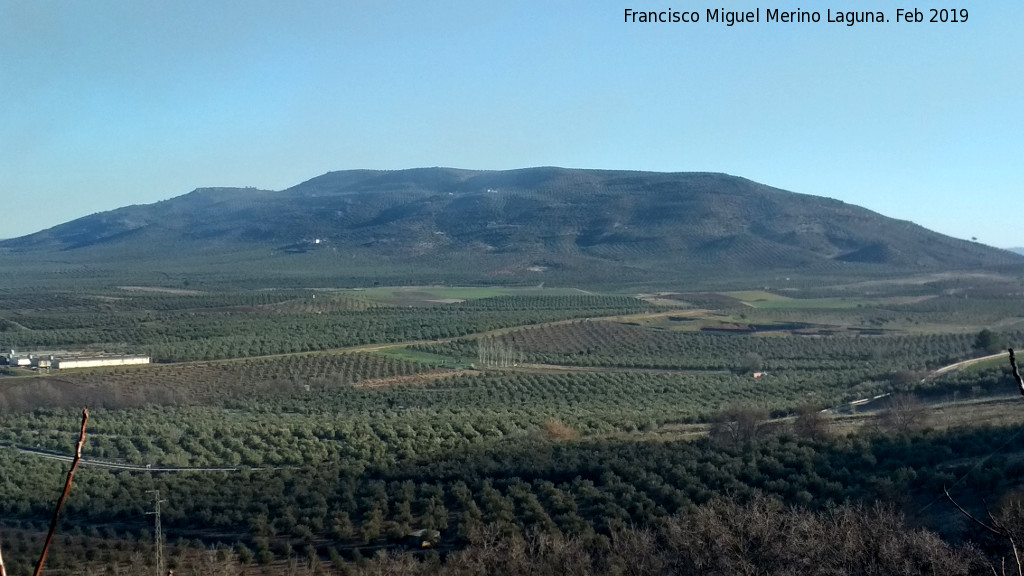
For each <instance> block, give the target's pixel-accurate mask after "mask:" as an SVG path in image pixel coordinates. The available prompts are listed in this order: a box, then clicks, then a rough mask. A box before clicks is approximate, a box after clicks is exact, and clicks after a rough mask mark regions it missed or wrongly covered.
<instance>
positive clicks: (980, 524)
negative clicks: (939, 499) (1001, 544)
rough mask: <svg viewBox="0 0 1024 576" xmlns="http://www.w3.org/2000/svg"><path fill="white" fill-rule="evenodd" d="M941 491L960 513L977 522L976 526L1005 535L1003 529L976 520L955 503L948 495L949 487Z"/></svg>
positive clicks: (997, 534) (998, 534)
mask: <svg viewBox="0 0 1024 576" xmlns="http://www.w3.org/2000/svg"><path fill="white" fill-rule="evenodd" d="M942 491H943V492H944V493H945V494H946V499H947V500H949V502H950V503H951V504H952V505H953V506H956V509H957V510H959V511H960V513H961V514H963V515H964V516H967V517H968V518H970V519H971V520H973V521H974V523H975V524H977V525H978V526H981V527H982V528H984V529H985V530H988V531H989V532H991V533H993V534H995V535H996V536H1000V537H1003V538H1005V537H1006V532H1005V531H1002V530H998V529H996V528H995V527H993V526H990V525H988V524H986V523H984V522H982V521H981V520H978V519H977V518H975V517H974V516H972V515H971V513H970V512H968V511H967V510H964V509H963V507H962V506H960V505H959V504H957V502H956V500H953V497H952V496H950V495H949V489H947V488H943V489H942Z"/></svg>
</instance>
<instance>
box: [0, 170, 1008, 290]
mask: <svg viewBox="0 0 1024 576" xmlns="http://www.w3.org/2000/svg"><path fill="white" fill-rule="evenodd" d="M822 192H825V193H827V191H822ZM1022 263H1024V258H1021V257H1020V256H1019V255H1016V254H1013V253H1011V252H1008V251H1003V250H997V249H993V248H989V247H986V246H983V245H980V244H977V243H972V242H967V241H963V240H956V239H953V238H949V237H946V236H942V235H940V234H936V233H934V232H930V231H928V230H925V229H924V228H921V227H920V226H917V225H914V224H912V223H909V222H904V221H897V220H892V219H889V218H885V217H883V216H881V215H878V214H875V213H873V212H870V211H868V210H865V209H863V208H859V207H856V206H852V205H849V204H844V203H843V202H839V201H836V200H831V199H827V198H822V197H817V196H810V195H803V194H794V193H791V192H786V191H783V190H779V189H775V188H771V187H768V186H764V185H761V184H757V183H755V182H751V181H749V180H745V179H743V178H737V177H733V176H727V175H724V174H709V173H652V172H628V171H600V170H569V169H562V168H530V169H524V170H511V171H505V172H487V171H472V170H454V169H446V168H430V169H416V170H401V171H369V170H362V171H347V172H332V173H328V174H324V175H322V176H319V177H317V178H313V179H312V180H309V181H307V182H304V183H302V184H299V185H297V186H294V187H292V188H289V189H287V190H283V191H280V192H270V191H264V190H255V189H239V188H219V189H199V190H196V191H194V192H192V193H190V194H186V195H184V196H180V197H177V198H173V199H170V200H166V201H163V202H158V203H156V204H151V205H140V206H130V207H126V208H122V209H119V210H114V211H111V212H105V213H101V214H94V215H92V216H88V217H85V218H81V219H79V220H76V221H73V222H69V223H66V224H62V225H60V226H57V227H54V228H51V229H49V230H44V231H42V232H38V233H36V234H32V235H29V236H25V237H22V238H15V239H11V240H5V241H2V242H0V266H3V267H4V268H6V269H10V270H12V271H16V272H17V273H16V274H12V275H11V276H9V277H7V278H6V279H5V280H4V282H5V283H6V284H7V285H25V283H26V282H45V283H48V284H51V285H53V284H60V283H66V282H76V283H79V284H81V283H88V284H93V285H103V284H108V285H109V284H113V283H117V282H120V281H121V280H120V279H124V278H135V279H142V280H144V282H145V283H147V284H154V285H175V286H178V285H180V284H182V283H184V282H185V281H186V280H189V279H197V278H202V279H203V281H204V282H206V283H213V284H218V285H224V283H230V284H231V285H233V286H236V287H237V286H252V287H257V286H259V284H256V282H257V281H259V282H262V285H263V286H278V287H283V286H287V285H293V286H294V285H298V286H317V285H321V286H323V285H341V286H359V285H368V284H371V283H372V282H379V283H381V284H430V283H438V282H442V281H443V282H448V283H467V284H520V285H522V284H537V283H540V282H549V283H550V282H558V283H562V284H585V285H589V286H602V285H603V286H612V285H618V286H639V285H645V284H647V285H660V286H665V285H667V284H670V283H672V282H678V281H680V280H685V281H687V282H688V283H691V284H693V283H697V282H700V283H707V284H712V285H717V286H718V287H721V286H722V284H723V280H725V279H726V278H728V279H730V280H731V281H733V282H736V281H742V282H745V283H747V285H749V283H750V282H767V283H772V282H774V281H775V279H777V278H780V277H791V276H792V277H804V276H806V275H808V274H813V275H814V276H815V278H816V283H820V280H821V279H822V278H823V277H835V278H851V277H857V276H861V277H878V276H890V275H893V274H905V273H907V272H911V271H922V272H923V271H938V270H943V271H944V270H950V269H968V268H982V267H989V268H994V267H1017V268H1019V267H1020V266H1021V265H1022ZM709 273H710V274H712V275H713V276H714V281H713V282H707V281H706V277H707V275H708V274H709ZM794 281H796V280H794Z"/></svg>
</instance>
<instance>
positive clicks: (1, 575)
mask: <svg viewBox="0 0 1024 576" xmlns="http://www.w3.org/2000/svg"><path fill="white" fill-rule="evenodd" d="M88 422H89V411H88V410H86V409H84V408H83V409H82V430H81V432H80V433H79V435H78V444H77V445H76V446H75V459H74V460H72V461H71V470H68V477H67V480H65V481H64V492H62V493H61V495H60V499H59V500H57V507H56V509H54V511H53V519H52V520H51V521H50V531H49V532H48V533H47V534H46V542H45V543H44V544H43V552H42V554H40V556H39V562H38V563H37V564H36V570H35V572H34V574H35V576H39V575H40V574H41V573H42V571H43V565H44V564H46V555H47V554H48V553H49V552H50V544H52V543H53V535H54V533H56V532H57V521H58V520H60V512H61V510H62V509H63V508H64V501H65V500H67V498H68V494H69V493H70V492H71V479H72V478H74V476H75V470H77V469H78V463H79V462H80V461H81V460H82V444H84V443H85V425H86V424H87V423H88ZM0 576H7V569H6V568H5V567H4V560H3V553H2V552H0Z"/></svg>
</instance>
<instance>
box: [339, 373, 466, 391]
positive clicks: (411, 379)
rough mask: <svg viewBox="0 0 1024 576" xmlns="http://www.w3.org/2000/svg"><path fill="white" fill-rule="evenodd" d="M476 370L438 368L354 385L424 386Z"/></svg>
mask: <svg viewBox="0 0 1024 576" xmlns="http://www.w3.org/2000/svg"><path fill="white" fill-rule="evenodd" d="M478 373H479V372H478V371H476V370H438V371H437V372H424V373H422V374H408V375H405V376H389V377H387V378H375V379H372V380H360V381H359V382H356V383H355V384H353V385H352V386H353V387H354V388H390V387H392V386H424V385H426V384H430V383H431V382H436V381H438V380H444V379H446V378H454V377H456V376H465V375H467V374H478Z"/></svg>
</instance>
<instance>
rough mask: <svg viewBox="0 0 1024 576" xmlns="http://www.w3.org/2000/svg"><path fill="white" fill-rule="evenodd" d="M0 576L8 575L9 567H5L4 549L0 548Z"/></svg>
mask: <svg viewBox="0 0 1024 576" xmlns="http://www.w3.org/2000/svg"><path fill="white" fill-rule="evenodd" d="M0 576H7V568H4V554H3V550H0Z"/></svg>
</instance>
